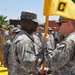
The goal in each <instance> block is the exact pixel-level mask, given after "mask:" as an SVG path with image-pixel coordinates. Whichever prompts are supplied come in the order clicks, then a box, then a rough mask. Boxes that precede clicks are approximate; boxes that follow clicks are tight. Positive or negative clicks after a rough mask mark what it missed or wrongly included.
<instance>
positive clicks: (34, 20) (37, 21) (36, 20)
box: [32, 19, 40, 23]
mask: <svg viewBox="0 0 75 75" xmlns="http://www.w3.org/2000/svg"><path fill="white" fill-rule="evenodd" d="M32 21H33V22H36V23H39V22H40V21H39V20H38V19H32Z"/></svg>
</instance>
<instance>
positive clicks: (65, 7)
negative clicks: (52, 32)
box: [43, 0, 75, 20]
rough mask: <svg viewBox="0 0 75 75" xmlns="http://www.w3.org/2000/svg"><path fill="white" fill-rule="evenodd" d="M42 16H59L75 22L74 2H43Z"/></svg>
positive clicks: (48, 0)
mask: <svg viewBox="0 0 75 75" xmlns="http://www.w3.org/2000/svg"><path fill="white" fill-rule="evenodd" d="M43 14H44V15H45V16H51V15H52V16H53V15H59V16H63V17H66V18H70V19H74V20H75V0H44V12H43Z"/></svg>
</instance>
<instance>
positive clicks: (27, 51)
mask: <svg viewBox="0 0 75 75" xmlns="http://www.w3.org/2000/svg"><path fill="white" fill-rule="evenodd" d="M34 37H35V36H34ZM34 41H35V40H34ZM39 44H40V43H39ZM37 47H38V46H37ZM36 49H37V50H38V48H36ZM10 53H11V54H10V63H9V64H10V67H9V68H10V73H9V75H31V74H32V75H36V71H37V67H36V66H34V65H35V63H34V62H35V60H36V55H35V54H36V53H38V51H37V52H36V50H35V45H34V43H33V41H32V40H31V39H30V38H29V37H28V36H27V35H26V32H25V31H21V32H20V33H19V34H17V36H16V37H15V39H14V41H13V43H12V46H11V50H10ZM11 65H12V66H11Z"/></svg>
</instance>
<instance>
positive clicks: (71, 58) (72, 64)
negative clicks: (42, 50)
mask: <svg viewBox="0 0 75 75" xmlns="http://www.w3.org/2000/svg"><path fill="white" fill-rule="evenodd" d="M45 46H46V45H45ZM49 49H50V48H48V52H49ZM48 55H49V53H48ZM49 56H50V55H49ZM46 59H48V60H49V66H48V67H49V69H50V70H51V71H52V72H51V74H52V75H75V32H73V33H70V34H69V35H68V36H67V37H66V39H64V40H63V41H62V42H61V44H60V45H59V46H58V47H57V48H56V49H55V50H54V51H53V53H52V57H51V56H50V57H49V58H46Z"/></svg>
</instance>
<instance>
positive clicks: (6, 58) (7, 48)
mask: <svg viewBox="0 0 75 75" xmlns="http://www.w3.org/2000/svg"><path fill="white" fill-rule="evenodd" d="M10 46H11V42H10V40H8V41H6V43H5V45H4V47H3V56H4V66H5V67H7V66H8V55H9V49H10Z"/></svg>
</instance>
